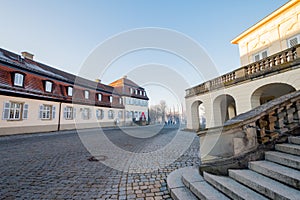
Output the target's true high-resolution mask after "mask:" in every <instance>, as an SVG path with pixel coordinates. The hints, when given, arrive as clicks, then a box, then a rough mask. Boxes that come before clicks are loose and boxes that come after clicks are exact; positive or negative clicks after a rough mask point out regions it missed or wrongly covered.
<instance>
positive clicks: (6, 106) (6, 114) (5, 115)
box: [2, 102, 10, 120]
mask: <svg viewBox="0 0 300 200" xmlns="http://www.w3.org/2000/svg"><path fill="white" fill-rule="evenodd" d="M9 109H10V103H9V102H4V104H3V114H2V119H3V120H6V119H9Z"/></svg>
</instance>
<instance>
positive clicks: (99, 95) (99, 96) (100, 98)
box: [98, 93, 102, 101]
mask: <svg viewBox="0 0 300 200" xmlns="http://www.w3.org/2000/svg"><path fill="white" fill-rule="evenodd" d="M98 101H102V94H100V93H98Z"/></svg>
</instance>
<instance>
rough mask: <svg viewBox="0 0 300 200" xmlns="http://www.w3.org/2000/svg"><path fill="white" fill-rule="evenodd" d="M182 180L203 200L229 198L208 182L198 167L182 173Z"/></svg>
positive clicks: (223, 199)
mask: <svg viewBox="0 0 300 200" xmlns="http://www.w3.org/2000/svg"><path fill="white" fill-rule="evenodd" d="M182 182H183V183H184V185H185V186H186V187H187V188H189V189H190V191H191V192H192V193H193V194H194V195H196V196H197V197H198V198H199V199H201V200H215V199H220V200H229V198H228V197H226V196H225V195H224V194H222V193H221V192H219V191H218V190H217V189H215V188H214V187H213V186H211V185H210V184H208V183H207V182H206V181H205V180H204V179H203V177H202V176H201V175H200V174H199V170H198V169H192V170H189V171H186V172H184V173H183V174H182Z"/></svg>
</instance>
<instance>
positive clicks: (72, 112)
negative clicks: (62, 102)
mask: <svg viewBox="0 0 300 200" xmlns="http://www.w3.org/2000/svg"><path fill="white" fill-rule="evenodd" d="M75 116H76V108H73V107H71V106H67V107H65V108H64V118H65V119H66V120H72V119H75Z"/></svg>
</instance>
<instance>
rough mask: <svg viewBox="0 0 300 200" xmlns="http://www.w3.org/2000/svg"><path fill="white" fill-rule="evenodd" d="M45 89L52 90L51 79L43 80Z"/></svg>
mask: <svg viewBox="0 0 300 200" xmlns="http://www.w3.org/2000/svg"><path fill="white" fill-rule="evenodd" d="M45 91H46V92H52V82H51V81H46V82H45Z"/></svg>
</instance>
